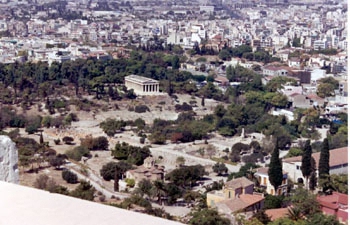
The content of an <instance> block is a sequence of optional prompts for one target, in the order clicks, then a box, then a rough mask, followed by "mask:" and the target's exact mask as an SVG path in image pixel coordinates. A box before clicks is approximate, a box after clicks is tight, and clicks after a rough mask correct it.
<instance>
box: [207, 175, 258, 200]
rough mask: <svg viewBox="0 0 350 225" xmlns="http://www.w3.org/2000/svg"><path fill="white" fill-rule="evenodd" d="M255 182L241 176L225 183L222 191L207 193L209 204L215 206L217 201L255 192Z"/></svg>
mask: <svg viewBox="0 0 350 225" xmlns="http://www.w3.org/2000/svg"><path fill="white" fill-rule="evenodd" d="M253 191H254V183H253V182H252V181H250V180H248V179H247V178H246V177H240V178H237V179H234V180H231V181H228V182H226V183H225V185H224V187H223V189H222V190H220V191H210V192H208V193H207V206H208V207H215V205H216V203H218V202H221V201H224V200H228V199H233V198H236V197H238V196H239V195H242V194H253Z"/></svg>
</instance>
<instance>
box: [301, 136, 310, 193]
mask: <svg viewBox="0 0 350 225" xmlns="http://www.w3.org/2000/svg"><path fill="white" fill-rule="evenodd" d="M311 154H312V149H311V145H310V140H307V141H306V143H305V145H304V148H303V155H302V159H301V172H302V174H303V176H304V177H305V180H306V183H305V185H306V187H307V186H308V180H309V177H310V175H311V173H312V168H311V157H312V156H311Z"/></svg>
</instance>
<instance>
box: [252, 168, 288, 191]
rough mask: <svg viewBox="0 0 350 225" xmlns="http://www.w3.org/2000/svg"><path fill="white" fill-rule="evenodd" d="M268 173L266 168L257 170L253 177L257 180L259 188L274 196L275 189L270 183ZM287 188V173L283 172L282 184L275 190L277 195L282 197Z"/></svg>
mask: <svg viewBox="0 0 350 225" xmlns="http://www.w3.org/2000/svg"><path fill="white" fill-rule="evenodd" d="M268 171H269V168H267V167H261V168H258V169H257V171H256V173H255V174H254V176H255V177H256V178H257V179H258V181H259V184H260V186H261V187H263V188H265V190H266V193H268V194H270V195H275V188H274V187H273V186H272V184H271V183H270V180H269V174H268ZM287 186H288V173H287V172H285V171H283V180H282V184H281V185H280V186H279V187H278V189H277V195H282V194H284V193H287Z"/></svg>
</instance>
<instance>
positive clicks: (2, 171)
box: [0, 135, 19, 184]
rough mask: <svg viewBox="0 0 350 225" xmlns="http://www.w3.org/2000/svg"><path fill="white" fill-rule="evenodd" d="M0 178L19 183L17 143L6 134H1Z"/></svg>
mask: <svg viewBox="0 0 350 225" xmlns="http://www.w3.org/2000/svg"><path fill="white" fill-rule="evenodd" d="M0 180H1V181H6V182H10V183H15V184H19V171H18V151H17V148H16V144H15V143H14V142H13V141H12V140H11V139H10V138H9V137H8V136H4V135H0Z"/></svg>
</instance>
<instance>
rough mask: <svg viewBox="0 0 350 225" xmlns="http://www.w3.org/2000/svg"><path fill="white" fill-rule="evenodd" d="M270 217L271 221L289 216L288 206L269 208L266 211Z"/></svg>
mask: <svg viewBox="0 0 350 225" xmlns="http://www.w3.org/2000/svg"><path fill="white" fill-rule="evenodd" d="M265 213H266V214H267V216H268V217H270V219H271V221H274V220H276V219H279V218H282V217H286V216H288V213H289V212H288V208H280V209H268V210H266V211H265Z"/></svg>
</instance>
